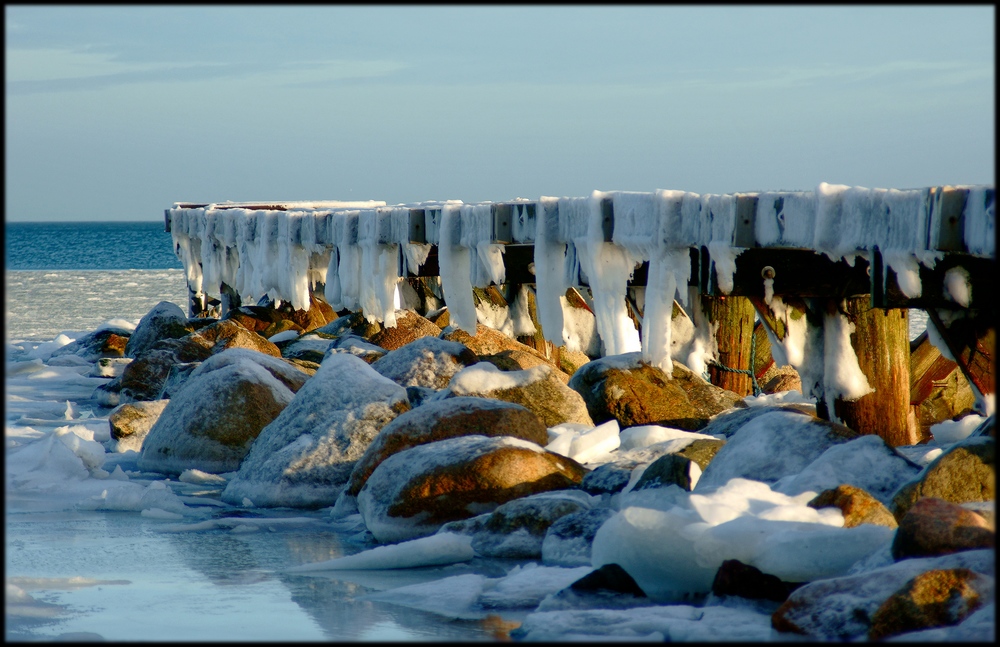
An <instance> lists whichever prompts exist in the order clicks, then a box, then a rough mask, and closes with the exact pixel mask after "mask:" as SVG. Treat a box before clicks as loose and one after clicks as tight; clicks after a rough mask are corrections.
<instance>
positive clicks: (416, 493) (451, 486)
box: [314, 378, 584, 542]
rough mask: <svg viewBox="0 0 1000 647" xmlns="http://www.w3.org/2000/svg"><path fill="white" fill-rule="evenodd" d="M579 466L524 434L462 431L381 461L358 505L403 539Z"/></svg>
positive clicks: (375, 523)
mask: <svg viewBox="0 0 1000 647" xmlns="http://www.w3.org/2000/svg"><path fill="white" fill-rule="evenodd" d="M314 379H315V378H314ZM583 473H584V469H583V468H582V467H581V466H580V465H579V464H577V463H576V462H574V461H572V460H570V459H568V458H566V457H564V456H559V455H558V454H553V453H551V452H547V451H545V450H544V449H542V448H541V447H540V446H539V445H537V444H535V443H532V442H529V441H526V440H521V439H518V438H512V437H509V436H502V437H499V438H488V437H485V436H478V435H477V436H460V437H457V438H448V439H445V440H439V441H436V442H433V443H428V444H424V445H417V446H416V447H411V448H409V449H406V450H403V451H401V452H398V453H395V454H393V455H392V456H390V457H388V458H387V459H385V460H384V461H382V463H381V464H380V465H379V466H378V467H377V468H375V471H373V472H372V474H371V476H369V477H368V480H367V482H366V483H365V485H364V487H362V488H361V491H360V492H359V493H358V509H359V510H360V511H361V514H362V516H363V518H364V520H365V525H366V526H367V527H368V530H370V531H371V533H372V534H373V535H374V536H375V538H376V539H377V540H378V541H380V542H393V541H402V540H405V539H413V538H415V537H421V536H425V535H429V534H432V533H434V532H436V531H437V530H438V528H440V527H441V525H443V524H444V523H447V522H449V521H454V520H458V519H465V518H468V517H471V516H474V515H476V514H480V513H483V512H489V511H492V510H493V509H495V508H496V507H497V506H499V505H500V504H502V503H506V502H507V501H510V500H512V499H516V498H519V497H522V496H527V495H529V494H533V493H537V492H544V491H548V490H555V489H564V488H569V487H573V486H575V485H576V484H578V483H579V482H580V480H581V479H582V478H583Z"/></svg>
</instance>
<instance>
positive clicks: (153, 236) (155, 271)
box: [4, 221, 187, 357]
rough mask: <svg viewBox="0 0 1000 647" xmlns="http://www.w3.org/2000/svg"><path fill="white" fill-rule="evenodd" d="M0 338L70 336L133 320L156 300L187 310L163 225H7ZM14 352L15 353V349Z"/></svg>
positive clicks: (176, 262) (181, 272)
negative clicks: (3, 317) (4, 315)
mask: <svg viewBox="0 0 1000 647" xmlns="http://www.w3.org/2000/svg"><path fill="white" fill-rule="evenodd" d="M4 230H5V234H6V236H5V238H6V244H5V247H4V257H5V258H4V260H5V263H4V265H5V268H6V272H5V279H6V285H5V288H6V289H5V290H4V293H5V296H6V299H5V314H6V317H5V326H4V329H5V333H6V339H7V342H8V349H7V351H8V357H9V356H10V355H11V353H12V352H15V351H13V350H12V348H11V346H10V345H9V344H10V342H12V341H14V342H16V341H18V340H30V341H35V342H39V341H48V340H52V339H55V338H56V337H58V336H59V335H60V334H62V333H67V334H68V336H69V337H70V338H74V339H75V338H76V337H77V336H79V334H78V333H83V332H89V331H93V330H94V329H96V328H97V327H98V326H100V325H101V324H102V323H104V322H107V321H110V320H114V319H121V320H125V321H127V322H130V323H138V320H139V319H140V318H141V317H142V316H143V315H144V314H146V313H147V312H149V310H150V309H151V308H152V307H153V306H155V305H156V304H157V303H159V302H160V301H171V302H173V303H176V304H177V305H179V306H180V307H181V308H183V309H185V310H186V309H187V286H186V285H185V281H184V270H183V266H182V265H181V262H180V261H179V260H178V259H177V257H176V256H175V255H174V252H173V243H172V241H171V238H170V234H169V233H167V232H166V231H164V228H163V223H162V222H158V221H150V222H55V223H6V226H5V228H4ZM15 354H16V352H15Z"/></svg>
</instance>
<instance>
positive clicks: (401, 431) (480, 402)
mask: <svg viewBox="0 0 1000 647" xmlns="http://www.w3.org/2000/svg"><path fill="white" fill-rule="evenodd" d="M373 368H374V367H373ZM472 435H480V436H512V437H514V438H521V439H523V440H528V441H531V442H533V443H535V444H537V445H545V444H548V433H547V432H546V429H545V425H544V424H543V423H542V421H541V420H539V418H538V416H536V415H535V414H534V413H532V412H531V411H528V410H527V409H525V408H524V407H522V406H521V405H518V404H512V403H510V402H497V401H491V400H486V399H483V398H470V397H458V398H448V399H445V400H438V401H436V402H428V403H426V404H424V405H421V406H419V407H417V408H416V409H412V410H410V411H407V412H406V413H404V414H402V415H400V416H399V417H398V418H396V419H395V420H393V421H392V422H390V423H389V424H387V425H386V426H385V427H383V428H382V430H381V431H380V432H379V434H378V436H376V437H375V439H374V440H373V441H372V443H371V445H369V446H368V449H367V450H366V451H365V453H364V455H363V456H362V457H361V458H360V459H359V460H358V462H357V463H356V464H355V465H354V471H353V472H351V479H350V480H349V481H348V483H347V493H348V494H350V495H353V496H357V494H358V492H359V491H360V490H361V488H362V486H363V485H364V484H365V481H367V480H368V477H369V476H370V475H371V473H372V472H373V471H375V468H376V467H378V466H379V464H381V463H382V461H384V460H385V459H386V458H388V457H389V456H392V455H393V454H396V453H398V452H401V451H403V450H404V449H408V448H410V447H415V446H417V445H423V444H426V443H430V442H434V441H438V440H444V439H445V438H455V437H458V436H472Z"/></svg>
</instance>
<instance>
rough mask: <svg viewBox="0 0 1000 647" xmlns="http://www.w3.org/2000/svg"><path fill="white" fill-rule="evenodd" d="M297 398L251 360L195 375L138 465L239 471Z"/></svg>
mask: <svg viewBox="0 0 1000 647" xmlns="http://www.w3.org/2000/svg"><path fill="white" fill-rule="evenodd" d="M233 325H238V324H235V323H234V324H233ZM137 361H138V360H137ZM293 397H294V395H293V394H292V392H291V391H289V390H288V389H287V388H285V386H284V385H283V384H282V383H281V382H279V381H278V380H277V379H275V378H274V377H273V376H272V375H271V374H270V373H269V372H267V371H266V370H264V369H263V368H262V367H259V366H252V367H251V366H248V365H247V363H236V364H228V365H225V366H222V367H221V368H218V369H216V370H213V371H210V372H207V373H204V374H203V375H200V376H198V377H192V378H191V380H190V381H189V382H188V383H187V384H186V385H185V388H183V389H181V390H180V391H179V392H178V393H177V394H176V395H175V396H174V397H173V398H171V399H170V400H169V401H168V404H167V405H166V407H165V408H164V409H163V412H162V413H161V414H160V417H159V419H158V420H157V421H156V423H155V424H154V425H153V427H152V429H150V431H149V433H148V434H147V436H146V439H145V440H144V441H143V445H142V455H141V456H140V457H139V461H138V466H139V469H141V470H150V471H157V472H164V473H168V474H179V473H181V472H183V471H184V470H186V469H199V470H203V471H206V472H212V473H219V472H230V471H234V470H236V469H238V468H239V466H240V462H241V461H242V460H243V458H244V457H245V456H246V455H247V453H248V452H249V451H250V446H251V445H252V444H253V442H254V440H255V439H256V438H257V436H258V435H259V434H260V432H261V430H262V429H263V428H264V427H265V426H267V425H268V424H269V423H270V422H271V421H272V420H274V419H275V418H276V417H277V416H278V414H279V413H281V411H282V410H283V409H284V408H285V407H286V406H287V405H288V403H289V402H291V401H292V398H293Z"/></svg>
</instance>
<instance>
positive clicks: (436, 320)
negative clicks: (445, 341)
mask: <svg viewBox="0 0 1000 647" xmlns="http://www.w3.org/2000/svg"><path fill="white" fill-rule="evenodd" d="M427 320H428V321H430V322H431V323H433V324H434V325H435V326H437V327H438V328H440V329H441V330H444V329H445V328H447V327H448V326H450V325H451V315H450V314H449V313H448V308H441V309H440V310H436V311H435V312H433V313H430V312H429V313H427Z"/></svg>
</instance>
